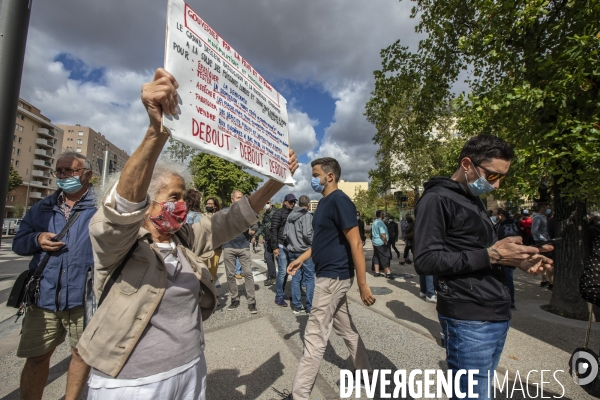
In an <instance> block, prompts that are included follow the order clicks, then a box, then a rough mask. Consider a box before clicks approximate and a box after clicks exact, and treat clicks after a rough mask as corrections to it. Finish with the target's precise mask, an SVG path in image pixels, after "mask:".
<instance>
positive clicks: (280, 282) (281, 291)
mask: <svg viewBox="0 0 600 400" xmlns="http://www.w3.org/2000/svg"><path fill="white" fill-rule="evenodd" d="M296 201H297V200H296V196H294V195H293V194H292V193H288V194H287V195H286V196H285V198H284V200H283V207H281V208H280V209H278V210H276V211H275V212H274V213H273V217H272V218H271V248H272V249H273V255H274V256H275V257H277V282H276V290H275V304H277V305H278V306H280V307H287V305H288V304H287V303H286V302H285V300H289V299H290V298H289V297H288V296H286V294H285V284H286V282H287V276H288V274H287V266H288V264H289V262H290V261H289V260H290V255H289V252H288V249H287V243H286V242H285V239H284V237H283V229H284V228H285V222H286V221H287V217H288V216H289V215H290V212H291V211H292V209H293V208H294V206H295V205H296Z"/></svg>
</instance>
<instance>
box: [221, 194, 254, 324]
mask: <svg viewBox="0 0 600 400" xmlns="http://www.w3.org/2000/svg"><path fill="white" fill-rule="evenodd" d="M243 198H244V194H243V193H242V192H240V191H239V190H234V191H233V192H232V193H231V203H232V204H233V203H236V202H238V201H240V200H241V199H243ZM252 235H254V231H252V230H251V229H248V230H247V231H245V232H242V233H240V234H239V235H238V236H236V237H235V238H233V239H232V240H230V241H228V242H226V243H223V246H222V247H223V262H224V263H225V273H226V274H227V286H228V287H229V298H230V301H231V303H230V304H229V307H227V310H228V311H232V310H235V309H236V308H238V307H239V306H240V297H239V293H238V284H237V276H236V270H235V262H236V259H239V260H240V264H241V265H242V271H243V277H244V287H245V288H246V300H247V301H248V310H249V311H250V313H251V314H256V313H257V312H258V310H257V309H256V298H255V296H254V276H253V274H252V257H251V256H250V239H251V238H252Z"/></svg>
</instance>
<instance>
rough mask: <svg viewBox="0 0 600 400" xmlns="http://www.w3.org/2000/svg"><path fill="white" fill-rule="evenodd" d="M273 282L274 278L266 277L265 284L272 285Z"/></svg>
mask: <svg viewBox="0 0 600 400" xmlns="http://www.w3.org/2000/svg"><path fill="white" fill-rule="evenodd" d="M274 284H275V278H267V280H266V281H265V286H273V285H274Z"/></svg>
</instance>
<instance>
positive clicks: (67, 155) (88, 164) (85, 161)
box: [57, 151, 93, 171]
mask: <svg viewBox="0 0 600 400" xmlns="http://www.w3.org/2000/svg"><path fill="white" fill-rule="evenodd" d="M61 158H76V159H78V160H81V161H82V162H83V166H84V167H85V169H89V170H92V171H93V169H92V162H91V161H90V160H88V158H87V157H86V156H84V155H83V154H81V153H77V152H76V151H65V152H64V153H62V154H61V155H60V156H58V160H60V159H61ZM58 160H57V161H58Z"/></svg>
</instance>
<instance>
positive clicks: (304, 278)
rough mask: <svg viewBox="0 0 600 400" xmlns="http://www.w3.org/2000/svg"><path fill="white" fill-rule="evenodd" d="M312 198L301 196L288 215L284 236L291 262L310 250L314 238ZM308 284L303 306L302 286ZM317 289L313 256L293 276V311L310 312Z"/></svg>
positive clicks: (296, 312) (298, 312) (297, 312)
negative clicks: (309, 208)
mask: <svg viewBox="0 0 600 400" xmlns="http://www.w3.org/2000/svg"><path fill="white" fill-rule="evenodd" d="M309 205H310V199H309V198H308V196H306V195H302V196H300V199H299V200H298V207H295V208H294V209H293V210H292V211H291V212H290V215H288V217H287V222H286V225H285V228H284V231H283V236H284V238H285V240H286V242H287V244H288V245H287V249H288V251H289V256H290V262H292V261H294V260H295V259H297V258H298V257H300V256H301V255H302V253H304V252H305V251H306V250H308V249H309V248H310V247H311V245H312V240H313V227H312V221H313V215H312V213H311V212H310V211H308V207H309ZM301 284H304V285H305V286H306V307H302V302H301V294H302V293H301V290H300V286H301ZM314 291H315V265H314V264H313V261H312V258H308V259H307V260H306V261H304V262H303V263H302V267H300V269H298V270H297V271H296V273H295V274H294V275H293V276H292V312H293V313H294V314H300V313H301V312H302V311H303V310H304V311H305V312H306V313H307V314H310V310H311V308H312V299H313V293H314Z"/></svg>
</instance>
